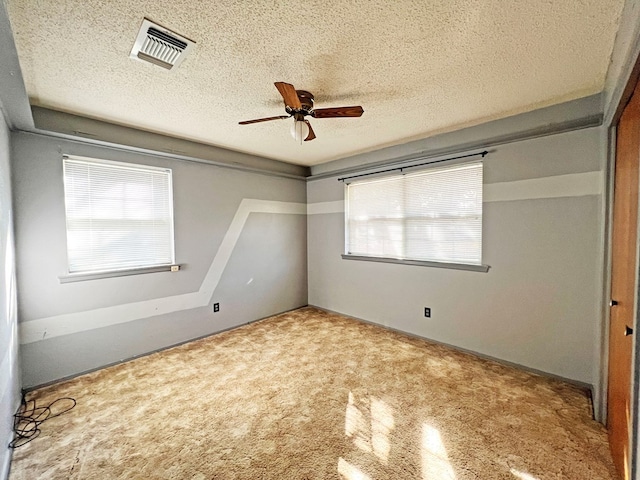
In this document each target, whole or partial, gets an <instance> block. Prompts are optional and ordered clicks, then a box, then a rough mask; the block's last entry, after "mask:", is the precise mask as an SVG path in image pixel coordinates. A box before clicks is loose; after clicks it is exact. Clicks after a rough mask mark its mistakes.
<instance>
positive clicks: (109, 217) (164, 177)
mask: <svg viewBox="0 0 640 480" xmlns="http://www.w3.org/2000/svg"><path fill="white" fill-rule="evenodd" d="M63 166H64V194H65V205H66V216H67V253H68V264H69V273H91V272H109V271H117V270H128V269H135V268H143V267H152V266H160V265H170V264H172V263H173V262H174V251H173V195H172V183H171V180H172V179H171V170H170V169H166V168H156V167H147V166H143V165H132V164H128V163H119V162H109V161H104V160H94V159H87V158H79V157H65V158H64V160H63Z"/></svg>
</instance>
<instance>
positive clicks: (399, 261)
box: [342, 253, 491, 273]
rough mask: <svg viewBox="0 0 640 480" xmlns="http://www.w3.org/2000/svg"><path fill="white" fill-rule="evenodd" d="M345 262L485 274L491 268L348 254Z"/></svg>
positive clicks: (345, 255)
mask: <svg viewBox="0 0 640 480" xmlns="http://www.w3.org/2000/svg"><path fill="white" fill-rule="evenodd" d="M342 259H343V260H364V261H366V262H378V263H397V264H400V265H414V266H418V267H435V268H449V269H452V270H467V271H470V272H483V273H487V272H488V271H489V269H490V268H491V267H490V266H489V265H485V264H484V263H483V264H480V265H476V264H472V263H449V262H434V261H432V260H404V259H402V258H392V257H368V256H366V255H350V254H347V253H343V254H342Z"/></svg>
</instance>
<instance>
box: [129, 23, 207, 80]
mask: <svg viewBox="0 0 640 480" xmlns="http://www.w3.org/2000/svg"><path fill="white" fill-rule="evenodd" d="M194 44H195V42H193V41H191V40H189V39H188V38H185V37H183V36H181V35H178V34H177V33H174V32H172V31H171V30H167V29H166V28H164V27H161V26H160V25H157V24H155V23H153V22H150V21H149V20H147V19H146V18H145V19H144V20H143V22H142V26H141V27H140V32H138V37H137V38H136V42H135V43H134V44H133V48H132V49H131V55H130V57H131V58H136V59H138V60H144V61H146V62H151V63H153V64H155V65H159V66H161V67H163V68H166V69H167V70H171V69H172V68H174V67H177V66H178V65H180V64H181V63H182V61H183V60H184V57H186V56H187V54H188V53H189V51H190V50H191V49H192V48H193V45H194Z"/></svg>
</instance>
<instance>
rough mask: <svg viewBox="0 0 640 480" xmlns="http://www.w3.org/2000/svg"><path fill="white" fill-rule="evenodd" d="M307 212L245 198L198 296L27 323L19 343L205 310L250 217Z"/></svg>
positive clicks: (288, 204)
mask: <svg viewBox="0 0 640 480" xmlns="http://www.w3.org/2000/svg"><path fill="white" fill-rule="evenodd" d="M306 212H307V206H306V204H304V203H293V202H277V201H269V200H256V199H247V198H245V199H243V200H242V202H240V205H239V206H238V210H237V211H236V214H235V216H234V217H233V220H232V221H231V225H230V226H229V229H228V230H227V233H226V234H225V236H224V238H223V239H222V243H221V244H220V247H219V248H218V252H217V253H216V255H215V257H214V259H213V262H211V266H210V267H209V271H208V272H207V274H206V276H205V278H204V280H203V282H202V285H201V286H200V289H199V290H198V291H197V292H193V293H185V294H182V295H173V296H170V297H163V298H154V299H152V300H144V301H141V302H133V303H125V304H122V305H114V306H111V307H104V308H97V309H94V310H88V311H84V312H76V313H65V314H62V315H55V316H52V317H46V318H38V319H36V320H31V321H27V322H24V323H21V324H20V343H21V344H27V343H33V342H38V341H41V340H45V339H48V338H53V337H59V336H62V335H71V334H74V333H79V332H84V331H88V330H94V329H96V328H102V327H108V326H110V325H117V324H120V323H127V322H132V321H134V320H139V319H142V318H148V317H155V316H157V315H164V314H167V313H173V312H178V311H181V310H189V309H192V308H198V307H204V306H207V305H208V304H209V302H210V301H211V298H212V297H213V293H214V291H215V289H216V287H217V286H218V283H219V282H220V278H221V277H222V274H223V272H224V269H225V267H226V266H227V262H228V261H229V258H231V253H232V252H233V249H234V247H235V246H236V243H237V242H238V239H239V238H240V234H241V233H242V229H243V228H244V225H245V223H246V221H247V218H248V217H249V214H251V213H275V214H291V215H305V214H306Z"/></svg>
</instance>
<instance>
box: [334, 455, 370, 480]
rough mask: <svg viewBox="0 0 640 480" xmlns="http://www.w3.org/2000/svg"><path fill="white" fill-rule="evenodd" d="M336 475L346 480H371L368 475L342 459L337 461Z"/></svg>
mask: <svg viewBox="0 0 640 480" xmlns="http://www.w3.org/2000/svg"><path fill="white" fill-rule="evenodd" d="M338 473H339V474H340V475H342V476H343V477H344V478H345V479H346V480H371V477H370V476H369V475H366V474H364V473H363V472H362V471H361V470H360V469H359V468H357V467H355V466H354V465H351V464H350V463H349V462H347V461H346V460H345V459H344V458H342V457H340V458H339V459H338Z"/></svg>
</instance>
